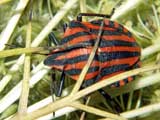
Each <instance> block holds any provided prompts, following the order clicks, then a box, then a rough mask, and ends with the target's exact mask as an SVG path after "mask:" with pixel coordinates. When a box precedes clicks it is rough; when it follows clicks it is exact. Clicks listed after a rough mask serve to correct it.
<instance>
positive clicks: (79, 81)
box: [70, 21, 104, 95]
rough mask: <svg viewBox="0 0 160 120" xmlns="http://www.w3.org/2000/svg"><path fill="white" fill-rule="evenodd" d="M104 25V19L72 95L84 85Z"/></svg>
mask: <svg viewBox="0 0 160 120" xmlns="http://www.w3.org/2000/svg"><path fill="white" fill-rule="evenodd" d="M103 26H104V21H102V23H101V26H100V29H99V33H98V36H97V39H96V43H95V45H94V47H93V49H92V51H91V54H90V56H89V58H88V61H87V63H86V64H85V66H84V68H83V69H82V71H81V74H80V75H79V78H78V80H77V82H76V84H75V86H74V88H73V90H72V92H71V94H70V95H74V94H75V93H76V92H77V91H78V90H79V89H80V87H81V85H82V82H83V80H84V78H85V76H86V73H87V71H88V69H89V67H90V65H91V63H92V60H93V59H94V56H95V54H96V51H97V48H98V45H99V42H100V36H101V34H102V29H103Z"/></svg>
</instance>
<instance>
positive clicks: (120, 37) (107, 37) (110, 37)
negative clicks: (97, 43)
mask: <svg viewBox="0 0 160 120" xmlns="http://www.w3.org/2000/svg"><path fill="white" fill-rule="evenodd" d="M102 38H103V39H105V40H121V41H127V42H135V39H134V38H133V37H129V36H127V35H124V34H122V35H103V36H102Z"/></svg>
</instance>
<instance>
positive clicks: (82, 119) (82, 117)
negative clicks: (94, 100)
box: [80, 96, 91, 120]
mask: <svg viewBox="0 0 160 120" xmlns="http://www.w3.org/2000/svg"><path fill="white" fill-rule="evenodd" d="M90 99H91V97H90V96H89V97H87V101H86V103H85V105H88V103H89V101H90ZM85 114H86V112H82V114H81V117H80V120H85Z"/></svg>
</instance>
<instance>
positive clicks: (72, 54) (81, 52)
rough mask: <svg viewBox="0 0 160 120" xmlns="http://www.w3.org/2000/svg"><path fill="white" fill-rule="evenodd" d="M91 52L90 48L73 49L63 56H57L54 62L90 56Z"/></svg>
mask: <svg viewBox="0 0 160 120" xmlns="http://www.w3.org/2000/svg"><path fill="white" fill-rule="evenodd" d="M91 51H92V47H90V48H89V47H88V48H79V49H74V50H72V51H71V52H67V53H65V54H64V55H61V56H58V57H57V58H56V60H61V59H70V58H74V57H78V56H80V55H85V54H90V53H91Z"/></svg>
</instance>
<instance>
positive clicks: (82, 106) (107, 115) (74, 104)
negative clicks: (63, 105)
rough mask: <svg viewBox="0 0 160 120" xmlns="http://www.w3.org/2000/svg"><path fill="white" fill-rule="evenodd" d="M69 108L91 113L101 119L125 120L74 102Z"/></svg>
mask: <svg viewBox="0 0 160 120" xmlns="http://www.w3.org/2000/svg"><path fill="white" fill-rule="evenodd" d="M70 106H71V107H75V108H78V109H80V110H83V111H86V112H89V113H92V114H95V115H99V116H101V117H109V118H113V119H115V120H126V119H125V118H123V117H121V116H119V115H116V114H112V113H109V112H106V111H103V110H99V109H97V108H94V107H91V106H87V105H83V104H81V103H77V102H74V103H71V104H70Z"/></svg>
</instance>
